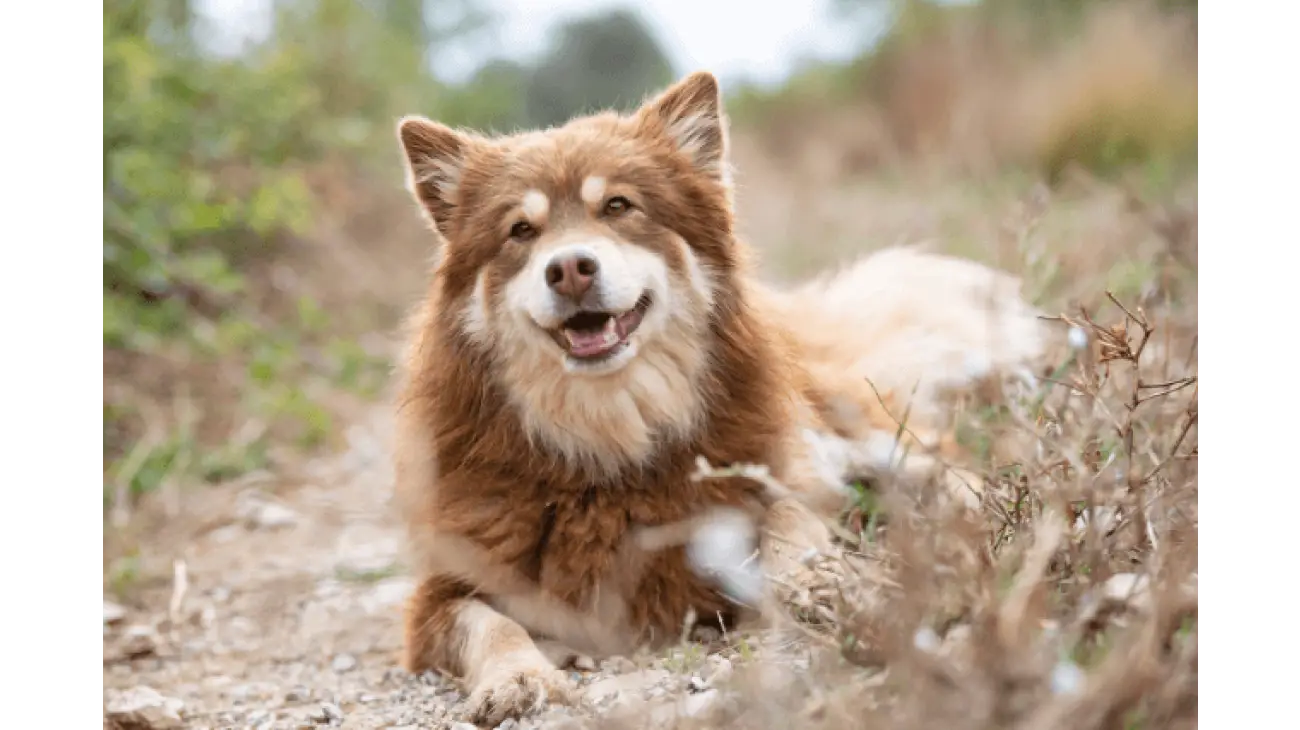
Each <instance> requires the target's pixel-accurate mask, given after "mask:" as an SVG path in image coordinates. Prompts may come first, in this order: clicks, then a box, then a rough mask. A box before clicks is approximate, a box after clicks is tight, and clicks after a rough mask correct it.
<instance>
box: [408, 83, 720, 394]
mask: <svg viewBox="0 0 1300 730" xmlns="http://www.w3.org/2000/svg"><path fill="white" fill-rule="evenodd" d="M399 137H400V139H401V143H402V147H403V149H404V151H405V154H406V158H407V161H408V173H409V174H408V179H409V183H410V187H411V189H412V191H413V193H414V195H415V197H416V199H417V200H418V202H419V203H420V205H421V207H422V208H423V210H424V211H425V213H426V215H427V217H428V218H429V219H430V220H431V221H432V223H433V224H434V226H435V227H436V229H437V231H438V232H439V233H440V234H441V235H442V238H443V239H444V240H445V248H444V250H443V256H442V262H441V264H440V266H439V271H438V285H439V286H440V287H441V295H442V297H443V301H444V302H447V303H449V304H451V305H452V306H454V307H456V308H457V309H458V311H460V312H461V314H462V316H461V322H460V324H461V327H462V328H463V332H464V333H466V334H467V335H469V336H470V337H471V338H472V339H473V340H475V341H476V342H478V343H480V344H482V345H484V346H487V347H489V348H492V350H493V351H494V353H495V354H496V355H498V356H499V357H502V358H505V359H507V360H509V361H510V362H511V363H513V364H517V365H518V364H523V365H526V366H527V367H529V368H536V369H537V370H538V371H539V372H540V371H545V370H548V369H552V368H557V367H558V368H560V370H561V372H563V373H564V374H565V376H566V377H569V378H593V377H598V378H605V377H610V376H614V375H617V374H619V373H621V372H623V371H625V370H627V368H628V366H629V365H630V364H631V363H634V362H636V361H637V360H638V359H639V358H644V357H648V356H651V355H652V354H653V353H655V352H656V351H658V352H665V351H671V350H675V349H678V348H682V347H695V346H698V345H699V344H700V342H699V341H698V340H699V338H701V337H704V336H705V333H704V330H705V329H706V327H707V321H708V318H709V312H710V309H711V307H712V306H713V305H714V294H715V288H716V286H717V284H718V280H719V277H722V276H726V275H727V272H728V271H729V270H730V269H732V268H733V267H734V264H735V260H734V258H735V251H734V250H733V248H734V246H733V242H732V235H731V224H732V211H731V192H730V185H731V181H730V176H729V171H728V161H727V136H726V122H725V118H724V116H723V113H722V108H721V102H720V99H719V94H718V85H717V82H716V80H715V79H714V77H713V76H712V75H711V74H708V73H697V74H693V75H691V76H689V77H687V78H686V79H685V80H683V81H682V82H680V83H679V84H677V85H676V86H674V87H672V88H670V89H669V90H668V91H666V92H664V93H663V94H662V95H660V96H659V97H658V98H655V99H653V100H651V101H649V102H648V103H646V104H645V105H644V106H642V107H641V108H640V109H639V110H637V111H636V112H634V113H632V114H629V115H616V114H613V113H606V114H600V115H596V116H590V117H584V118H580V119H576V120H574V121H572V122H570V123H568V124H567V125H565V126H563V127H560V128H556V129H550V130H546V131H541V132H528V133H523V134H518V135H513V136H508V137H499V138H490V139H489V138H484V137H480V136H477V135H473V134H469V133H464V132H460V131H457V130H453V129H450V128H448V127H446V126H443V125H441V124H438V123H436V122H432V121H429V120H427V119H423V118H419V117H408V118H406V119H403V120H402V122H401V124H400V126H399Z"/></svg>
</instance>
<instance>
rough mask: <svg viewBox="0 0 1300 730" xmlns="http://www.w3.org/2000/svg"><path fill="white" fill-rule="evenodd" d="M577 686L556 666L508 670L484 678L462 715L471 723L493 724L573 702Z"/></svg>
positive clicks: (484, 725)
mask: <svg viewBox="0 0 1300 730" xmlns="http://www.w3.org/2000/svg"><path fill="white" fill-rule="evenodd" d="M577 697H578V692H577V685H575V684H574V683H573V681H571V680H570V679H569V677H568V676H567V675H566V674H565V673H564V672H561V671H559V670H558V669H553V668H550V667H545V668H542V667H539V668H536V669H524V670H510V671H502V672H499V673H494V674H491V675H488V676H487V677H484V678H483V679H482V680H481V681H480V682H479V683H478V685H477V686H476V687H474V689H473V691H472V692H471V693H470V696H469V699H467V700H466V701H465V709H464V714H465V718H466V719H467V720H469V721H470V722H472V723H474V724H476V725H480V726H483V727H496V726H497V725H499V724H501V723H502V722H503V721H505V720H506V719H507V718H515V719H518V718H521V717H524V716H526V715H529V714H532V713H534V712H537V711H539V710H541V709H543V708H544V707H546V706H547V705H548V704H559V705H568V704H573V703H574V702H575V701H576V700H577Z"/></svg>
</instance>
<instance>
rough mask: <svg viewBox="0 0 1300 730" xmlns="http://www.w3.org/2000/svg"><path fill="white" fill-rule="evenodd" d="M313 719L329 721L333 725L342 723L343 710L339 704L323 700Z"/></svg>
mask: <svg viewBox="0 0 1300 730" xmlns="http://www.w3.org/2000/svg"><path fill="white" fill-rule="evenodd" d="M312 719H313V720H317V721H319V722H327V723H329V724H331V725H337V724H341V723H342V722H343V710H340V709H339V706H338V705H336V704H334V703H333V702H322V703H321V705H320V708H319V709H317V710H316V714H315V715H314V716H312Z"/></svg>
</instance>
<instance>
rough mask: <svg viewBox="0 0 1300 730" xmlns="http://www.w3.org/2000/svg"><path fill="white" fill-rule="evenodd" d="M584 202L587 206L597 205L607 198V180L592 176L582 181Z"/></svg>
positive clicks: (581, 192)
mask: <svg viewBox="0 0 1300 730" xmlns="http://www.w3.org/2000/svg"><path fill="white" fill-rule="evenodd" d="M579 192H580V194H581V195H582V202H584V203H586V204H587V205H596V204H597V203H599V202H600V201H601V200H603V199H604V198H605V178H603V177H601V176H599V175H591V176H589V177H588V178H587V179H585V180H583V181H582V190H581V191H579Z"/></svg>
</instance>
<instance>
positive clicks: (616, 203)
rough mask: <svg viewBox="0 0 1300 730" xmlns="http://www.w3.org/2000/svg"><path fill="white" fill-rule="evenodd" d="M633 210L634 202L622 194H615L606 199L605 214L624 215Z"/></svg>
mask: <svg viewBox="0 0 1300 730" xmlns="http://www.w3.org/2000/svg"><path fill="white" fill-rule="evenodd" d="M629 210H632V203H631V201H629V200H628V199H627V198H625V197H623V196H622V195H615V196H614V197H612V198H610V199H609V200H607V201H605V215H623V214H624V213H626V212H628V211H629Z"/></svg>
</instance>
